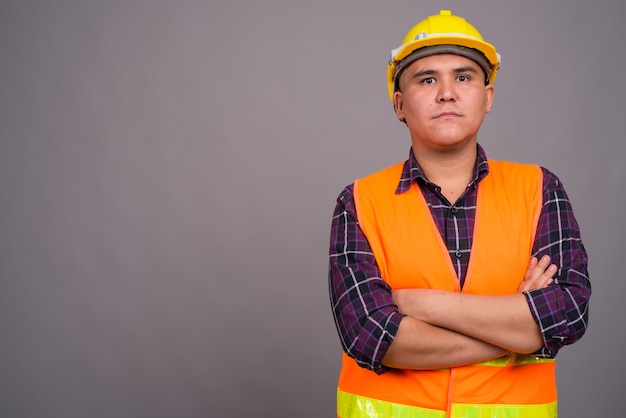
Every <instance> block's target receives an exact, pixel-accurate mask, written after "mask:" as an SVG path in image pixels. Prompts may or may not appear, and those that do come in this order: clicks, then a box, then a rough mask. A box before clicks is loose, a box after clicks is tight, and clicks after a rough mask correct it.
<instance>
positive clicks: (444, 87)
mask: <svg viewBox="0 0 626 418" xmlns="http://www.w3.org/2000/svg"><path fill="white" fill-rule="evenodd" d="M438 93H439V94H438V97H437V100H438V101H439V102H442V103H444V102H454V101H456V99H457V95H456V89H455V88H454V81H453V80H445V79H444V80H440V82H439V92H438Z"/></svg>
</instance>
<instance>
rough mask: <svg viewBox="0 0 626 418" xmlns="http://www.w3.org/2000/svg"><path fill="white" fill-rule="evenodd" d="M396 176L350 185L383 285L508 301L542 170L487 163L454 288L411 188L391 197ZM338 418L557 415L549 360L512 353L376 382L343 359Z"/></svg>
mask: <svg viewBox="0 0 626 418" xmlns="http://www.w3.org/2000/svg"><path fill="white" fill-rule="evenodd" d="M401 171H402V164H398V165H395V166H392V167H389V168H388V169H385V170H383V171H381V172H378V173H375V174H373V175H371V176H368V177H366V178H363V179H360V180H357V181H356V182H355V185H354V196H355V204H356V211H357V218H358V222H359V224H360V227H361V229H362V230H363V233H364V234H365V236H366V237H367V239H368V242H369V244H370V246H371V248H372V251H373V253H374V256H375V257H376V262H377V264H378V266H379V268H380V271H381V275H382V278H383V279H384V280H385V281H386V282H387V283H389V284H390V285H391V287H392V288H393V289H400V288H416V287H419V288H431V289H443V290H449V291H456V292H465V293H476V294H493V295H499V294H513V293H515V292H516V290H517V288H518V286H519V285H520V283H521V281H522V280H523V277H524V273H525V272H526V269H527V266H528V261H529V260H530V257H531V251H532V245H533V241H534V237H535V231H536V228H537V223H538V219H539V214H540V212H541V206H542V172H541V169H540V168H539V167H538V166H535V165H522V164H515V163H509V162H494V161H492V160H489V174H488V175H487V176H486V177H485V178H484V179H483V180H482V181H481V182H480V183H479V185H478V195H477V210H476V217H475V222H474V236H473V243H472V253H471V256H470V261H469V266H468V271H467V275H466V279H465V283H464V286H463V289H462V290H461V289H460V285H459V280H458V278H457V276H456V272H455V270H454V267H453V265H452V261H451V259H450V256H449V253H448V249H447V247H446V245H445V243H444V241H443V238H442V237H441V234H440V233H439V231H438V229H437V226H436V224H435V222H434V220H433V218H432V216H431V213H430V210H429V208H428V206H427V203H426V200H425V199H424V196H423V195H422V193H421V191H420V189H419V187H418V186H417V184H415V182H414V183H413V185H412V187H411V189H410V190H409V191H407V192H405V193H402V194H396V193H395V190H396V188H397V185H398V181H399V178H400V175H401ZM494 315H497V313H494ZM337 414H338V416H339V417H342V418H365V417H368V418H376V417H379V418H383V417H384V418H390V417H402V418H410V417H416V418H417V417H419V418H444V417H454V418H456V417H467V418H469V417H515V418H544V417H556V416H557V394H556V379H555V362H554V360H552V359H543V358H538V357H534V356H531V355H521V354H511V355H508V356H504V357H501V358H498V359H494V360H490V361H485V362H481V363H477V364H472V365H469V366H462V367H453V368H450V369H444V370H402V369H392V370H390V371H387V372H385V373H383V374H382V375H377V374H375V373H373V372H371V371H368V370H366V369H364V368H361V367H360V366H358V365H357V363H356V362H355V361H354V360H353V359H351V358H349V357H348V356H347V355H345V354H344V356H343V364H342V369H341V373H340V377H339V383H338V391H337Z"/></svg>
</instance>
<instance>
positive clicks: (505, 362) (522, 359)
mask: <svg viewBox="0 0 626 418" xmlns="http://www.w3.org/2000/svg"><path fill="white" fill-rule="evenodd" d="M553 361H554V359H553V358H543V357H536V356H531V355H528V354H517V353H513V354H509V355H508V356H502V357H498V358H494V359H493V360H487V361H482V362H480V363H476V364H472V366H494V367H507V366H523V365H525V364H541V363H552V362H553Z"/></svg>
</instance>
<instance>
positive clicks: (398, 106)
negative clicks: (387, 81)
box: [393, 91, 406, 122]
mask: <svg viewBox="0 0 626 418" xmlns="http://www.w3.org/2000/svg"><path fill="white" fill-rule="evenodd" d="M393 110H394V111H395V112H396V117H397V118H398V120H399V121H400V122H404V121H405V120H406V118H405V116H404V96H402V93H401V92H399V91H396V92H395V93H393Z"/></svg>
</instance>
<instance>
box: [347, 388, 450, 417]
mask: <svg viewBox="0 0 626 418" xmlns="http://www.w3.org/2000/svg"><path fill="white" fill-rule="evenodd" d="M337 415H338V416H339V417H340V418H445V416H446V413H445V411H437V410H435V409H428V408H419V407H417V406H408V405H402V404H397V403H393V402H387V401H381V400H379V399H372V398H366V397H365V396H358V395H355V394H352V393H348V392H343V391H341V390H340V389H337Z"/></svg>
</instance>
